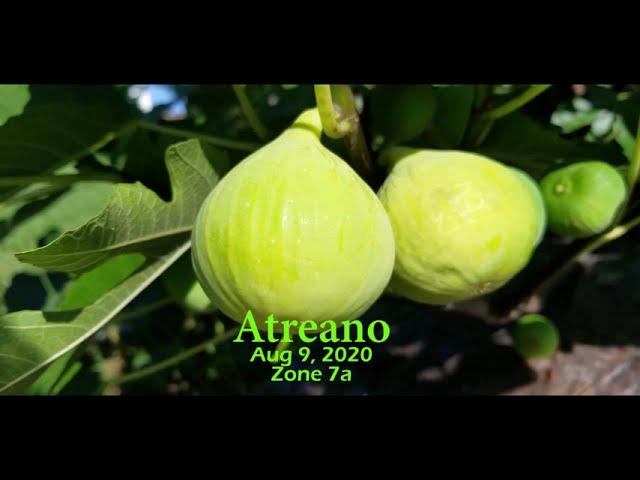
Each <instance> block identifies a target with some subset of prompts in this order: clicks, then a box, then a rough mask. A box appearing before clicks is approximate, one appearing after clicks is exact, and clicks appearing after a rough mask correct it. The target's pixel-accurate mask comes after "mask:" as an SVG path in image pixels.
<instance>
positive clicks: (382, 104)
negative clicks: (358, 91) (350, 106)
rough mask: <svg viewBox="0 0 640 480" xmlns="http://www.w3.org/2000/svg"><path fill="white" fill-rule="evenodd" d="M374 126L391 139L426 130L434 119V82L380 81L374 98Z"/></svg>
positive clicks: (407, 137)
mask: <svg viewBox="0 0 640 480" xmlns="http://www.w3.org/2000/svg"><path fill="white" fill-rule="evenodd" d="M371 112H372V117H373V126H374V129H375V131H376V133H379V134H382V135H383V136H384V137H385V138H386V139H387V140H388V141H389V142H392V143H402V142H406V141H409V140H411V139H413V138H416V137H417V136H419V135H420V134H422V133H423V132H424V131H425V130H426V129H427V127H429V125H430V124H431V122H432V121H433V118H434V116H435V112H436V93H435V90H434V89H433V87H431V86H430V85H378V86H376V88H375V89H374V90H373V93H372V98H371Z"/></svg>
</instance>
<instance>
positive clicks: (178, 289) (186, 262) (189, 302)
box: [162, 254, 215, 313]
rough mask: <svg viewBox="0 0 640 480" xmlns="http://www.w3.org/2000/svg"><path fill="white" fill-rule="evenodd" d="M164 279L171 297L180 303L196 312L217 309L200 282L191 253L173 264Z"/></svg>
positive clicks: (165, 286)
mask: <svg viewBox="0 0 640 480" xmlns="http://www.w3.org/2000/svg"><path fill="white" fill-rule="evenodd" d="M162 280H163V283H164V288H165V290H166V291H167V293H168V294H169V297H170V298H171V299H172V300H173V301H174V302H176V303H177V304H178V305H181V306H182V307H184V308H186V309H187V310H190V311H192V312H196V313H207V312H212V311H214V310H215V306H214V305H213V303H211V299H210V298H209V297H208V296H207V294H206V293H205V292H204V290H203V289H202V287H201V286H200V284H199V283H198V279H197V278H196V274H195V272H194V270H193V266H192V264H191V256H190V255H189V254H187V255H183V256H182V257H180V258H179V259H178V260H177V261H176V262H175V263H174V264H173V265H171V267H169V269H168V270H167V271H166V272H165V274H164V275H163V276H162Z"/></svg>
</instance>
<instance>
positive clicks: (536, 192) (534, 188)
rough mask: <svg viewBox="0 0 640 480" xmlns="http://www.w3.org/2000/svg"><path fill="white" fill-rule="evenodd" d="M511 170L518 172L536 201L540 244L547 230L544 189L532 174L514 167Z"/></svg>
mask: <svg viewBox="0 0 640 480" xmlns="http://www.w3.org/2000/svg"><path fill="white" fill-rule="evenodd" d="M511 171H512V172H513V173H515V174H516V176H517V177H518V178H519V179H520V180H521V181H522V183H524V185H525V186H526V187H527V189H528V190H529V192H530V193H531V196H532V198H533V201H534V202H535V205H536V211H537V212H538V219H539V227H540V228H539V231H538V237H537V240H536V245H539V244H540V242H541V241H542V238H543V237H544V234H545V231H546V230H547V210H546V207H545V205H544V198H543V197H542V191H541V190H540V186H539V185H538V183H537V182H536V181H535V180H534V179H533V178H531V176H530V175H529V174H528V173H526V172H523V171H522V170H520V169H518V168H513V167H512V168H511Z"/></svg>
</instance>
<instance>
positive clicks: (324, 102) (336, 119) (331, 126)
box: [313, 85, 357, 138]
mask: <svg viewBox="0 0 640 480" xmlns="http://www.w3.org/2000/svg"><path fill="white" fill-rule="evenodd" d="M313 90H314V92H315V94H316V105H317V106H318V112H319V113H320V120H321V121H322V129H323V130H324V133H325V134H326V135H327V136H328V137H331V138H343V137H344V136H346V135H347V134H349V132H351V131H353V130H355V127H356V126H357V125H354V122H353V119H349V118H348V117H345V115H344V113H343V112H342V111H340V110H338V109H339V108H340V106H339V105H336V104H335V103H334V101H333V95H332V93H331V85H314V86H313Z"/></svg>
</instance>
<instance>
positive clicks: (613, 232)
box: [509, 216, 640, 318]
mask: <svg viewBox="0 0 640 480" xmlns="http://www.w3.org/2000/svg"><path fill="white" fill-rule="evenodd" d="M638 225H640V216H637V217H635V218H633V219H631V220H629V221H628V222H625V223H623V224H621V225H617V226H615V227H613V228H611V229H609V230H608V231H606V232H605V233H603V234H601V235H598V236H597V237H596V238H594V239H593V240H591V241H590V242H589V243H587V244H586V245H585V246H584V247H582V248H581V249H580V250H579V251H578V252H577V253H576V254H574V255H573V256H572V257H570V258H569V259H568V260H566V261H565V262H564V263H562V264H561V265H560V266H559V267H558V268H556V269H555V270H554V271H553V272H552V273H551V274H550V275H549V276H547V277H546V278H544V279H543V280H542V281H541V282H540V283H538V284H537V285H536V286H535V287H534V288H533V289H532V290H531V292H530V293H529V294H528V295H527V296H526V298H525V300H524V301H521V302H520V303H519V304H518V306H517V307H516V308H515V309H514V310H513V311H512V312H511V314H510V315H509V316H510V317H511V318H513V317H514V316H519V314H520V310H521V308H522V306H523V305H526V304H527V303H528V300H529V299H530V298H531V297H533V296H534V295H536V294H537V293H544V291H545V290H546V289H547V288H548V287H551V286H553V284H554V283H555V282H556V281H557V280H558V279H559V278H561V277H562V276H563V275H564V274H565V273H566V272H567V270H568V269H569V267H571V266H572V265H573V264H574V262H575V261H576V260H579V259H580V257H582V256H583V255H586V254H587V253H591V252H593V251H595V250H597V249H598V248H600V247H602V246H603V245H606V244H607V243H609V242H612V241H614V240H617V239H618V238H620V237H622V236H623V235H625V234H626V233H627V232H628V231H629V230H631V229H633V228H635V227H637V226H638Z"/></svg>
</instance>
